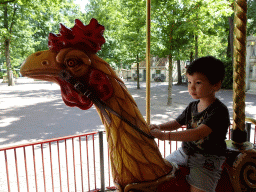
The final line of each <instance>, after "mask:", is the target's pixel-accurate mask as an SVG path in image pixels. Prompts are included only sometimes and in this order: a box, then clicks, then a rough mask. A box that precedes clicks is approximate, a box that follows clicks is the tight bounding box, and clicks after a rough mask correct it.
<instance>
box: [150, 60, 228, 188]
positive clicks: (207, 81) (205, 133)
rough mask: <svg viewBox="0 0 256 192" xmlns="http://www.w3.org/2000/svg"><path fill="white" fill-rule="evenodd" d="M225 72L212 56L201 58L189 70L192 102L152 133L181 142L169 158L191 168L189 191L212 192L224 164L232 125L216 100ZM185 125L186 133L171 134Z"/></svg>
mask: <svg viewBox="0 0 256 192" xmlns="http://www.w3.org/2000/svg"><path fill="white" fill-rule="evenodd" d="M224 74H225V69H224V65H223V63H222V62H221V61H220V60H218V59H216V58H214V57H212V56H207V57H202V58H199V59H197V60H195V61H193V62H192V63H191V65H189V66H188V68H187V73H186V75H187V78H188V91H189V94H190V95H191V96H192V98H193V99H196V101H194V102H191V103H190V104H189V105H188V107H187V108H186V109H185V110H184V111H183V113H182V114H181V115H179V116H178V118H177V119H176V120H173V121H170V122H167V123H163V124H160V125H151V126H150V127H151V134H152V135H153V136H155V137H156V138H159V139H160V140H170V141H182V147H181V148H179V149H178V150H177V151H174V152H173V153H171V154H170V155H169V156H167V157H166V159H167V160H168V161H169V162H172V163H176V164H178V165H183V166H188V167H189V168H190V174H189V175H188V177H187V181H188V183H189V184H190V191H193V192H202V191H204V192H213V191H215V188H216V186H217V183H218V180H219V179H220V174H221V170H222V169H221V166H222V164H223V162H224V161H225V156H224V155H225V150H226V143H225V139H226V134H227V130H228V127H229V125H230V119H229V112H228V109H227V107H226V106H225V105H224V104H223V103H222V102H221V101H220V100H219V99H217V98H216V97H215V93H216V92H217V91H218V90H219V89H220V88H221V84H222V81H223V79H224ZM182 125H186V126H187V129H186V130H185V131H178V132H165V133H164V132H162V131H164V130H166V131H172V130H176V129H178V128H180V127H181V126H182Z"/></svg>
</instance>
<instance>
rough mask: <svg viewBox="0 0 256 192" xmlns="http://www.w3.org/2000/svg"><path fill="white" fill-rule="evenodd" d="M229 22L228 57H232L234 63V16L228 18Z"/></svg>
mask: <svg viewBox="0 0 256 192" xmlns="http://www.w3.org/2000/svg"><path fill="white" fill-rule="evenodd" d="M228 23H229V37H228V48H227V58H232V63H233V50H234V48H233V41H234V40H233V39H234V36H233V34H234V17H233V16H231V17H229V18H228Z"/></svg>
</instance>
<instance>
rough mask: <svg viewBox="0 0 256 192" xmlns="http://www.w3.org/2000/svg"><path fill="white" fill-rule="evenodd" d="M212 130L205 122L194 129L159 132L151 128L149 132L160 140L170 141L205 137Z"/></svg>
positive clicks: (193, 139) (194, 139)
mask: <svg viewBox="0 0 256 192" xmlns="http://www.w3.org/2000/svg"><path fill="white" fill-rule="evenodd" d="M211 132H212V129H211V128H210V127H208V126H207V125H205V124H201V125H200V126H198V127H197V128H195V129H188V130H185V131H178V132H166V133H164V132H161V131H160V130H157V129H153V130H151V132H150V133H151V134H152V135H153V136H154V137H156V138H158V139H160V140H171V141H196V140H199V139H202V138H205V137H207V136H208V135H209V134H210V133H211Z"/></svg>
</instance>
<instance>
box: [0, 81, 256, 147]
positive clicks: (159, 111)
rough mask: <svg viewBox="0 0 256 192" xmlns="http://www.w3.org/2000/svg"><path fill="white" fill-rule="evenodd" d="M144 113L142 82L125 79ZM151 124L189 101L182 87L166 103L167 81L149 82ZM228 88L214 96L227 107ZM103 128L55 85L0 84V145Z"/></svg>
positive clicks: (249, 102)
mask: <svg viewBox="0 0 256 192" xmlns="http://www.w3.org/2000/svg"><path fill="white" fill-rule="evenodd" d="M125 83H126V85H127V87H128V89H129V91H130V93H131V94H132V96H133V97H134V98H135V100H136V102H137V104H138V106H139V109H140V110H141V112H142V114H143V115H144V116H145V114H146V113H145V99H146V84H145V82H142V83H141V89H139V90H137V89H136V82H129V81H128V82H125ZM151 87H152V88H151V123H162V122H166V121H168V120H171V119H174V118H176V117H177V116H178V114H180V113H181V112H182V111H183V110H184V108H185V107H186V105H187V104H188V103H189V102H191V101H193V99H192V98H191V97H190V96H189V94H188V91H187V88H186V86H177V85H174V86H173V94H172V96H173V105H172V106H167V105H166V103H167V83H166V82H163V83H156V82H152V83H151ZM232 94H233V93H232V90H220V91H219V92H218V94H217V97H218V98H219V99H220V100H221V101H223V102H224V103H225V104H226V105H227V106H228V108H229V110H230V116H231V117H232V103H233V102H232ZM246 116H248V117H253V118H256V95H252V94H247V95H246ZM102 129H104V127H103V126H102V123H101V121H100V118H99V116H98V114H97V112H96V110H95V108H94V107H92V108H91V109H89V110H87V111H83V110H80V109H78V108H71V107H67V106H66V105H65V104H64V103H63V101H62V98H61V95H60V90H59V86H58V85H56V84H52V83H49V82H42V81H33V80H30V79H26V78H21V79H18V80H17V83H16V85H15V86H13V87H9V86H7V84H6V83H0V147H3V146H7V145H14V144H15V145H16V144H20V143H27V142H32V141H37V140H43V139H50V138H56V137H61V136H67V135H74V134H78V133H85V132H91V131H95V130H102Z"/></svg>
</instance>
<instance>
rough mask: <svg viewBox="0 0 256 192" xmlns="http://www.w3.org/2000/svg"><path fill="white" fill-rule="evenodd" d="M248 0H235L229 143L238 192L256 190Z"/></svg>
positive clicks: (229, 162)
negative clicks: (249, 117) (248, 103)
mask: <svg viewBox="0 0 256 192" xmlns="http://www.w3.org/2000/svg"><path fill="white" fill-rule="evenodd" d="M246 12H247V2H246V0H236V1H235V17H234V23H235V27H234V82H233V84H234V86H233V91H234V94H233V110H234V115H233V130H232V136H231V138H232V140H231V141H227V146H228V155H227V161H226V164H227V166H226V168H227V170H228V172H229V176H230V180H231V182H232V185H233V188H234V191H236V192H241V191H254V190H256V150H255V146H254V145H253V144H252V143H250V142H248V141H247V132H246V130H245V74H246V73H245V65H246V58H245V55H246V21H247V18H246Z"/></svg>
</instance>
